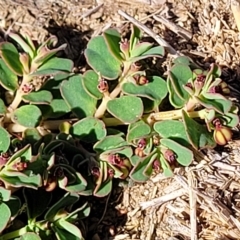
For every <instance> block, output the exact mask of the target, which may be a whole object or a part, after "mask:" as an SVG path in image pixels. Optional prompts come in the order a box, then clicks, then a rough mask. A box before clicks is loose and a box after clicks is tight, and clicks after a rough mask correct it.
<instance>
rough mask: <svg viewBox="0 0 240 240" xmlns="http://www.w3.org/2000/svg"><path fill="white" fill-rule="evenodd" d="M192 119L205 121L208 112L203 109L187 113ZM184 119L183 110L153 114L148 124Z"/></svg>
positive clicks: (148, 119)
mask: <svg viewBox="0 0 240 240" xmlns="http://www.w3.org/2000/svg"><path fill="white" fill-rule="evenodd" d="M186 113H187V114H188V116H189V117H190V118H201V119H204V118H205V115H206V110H205V109H202V110H200V111H192V112H186ZM180 118H182V109H178V110H172V111H166V112H158V113H152V114H150V115H149V117H148V118H147V121H148V122H153V121H162V120H174V119H180Z"/></svg>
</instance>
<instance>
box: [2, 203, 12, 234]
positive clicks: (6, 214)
mask: <svg viewBox="0 0 240 240" xmlns="http://www.w3.org/2000/svg"><path fill="white" fill-rule="evenodd" d="M0 213H1V218H0V233H1V232H2V231H3V230H4V229H5V227H6V226H7V224H8V222H9V220H10V217H11V211H10V209H9V207H8V206H7V204H5V203H3V202H2V203H0Z"/></svg>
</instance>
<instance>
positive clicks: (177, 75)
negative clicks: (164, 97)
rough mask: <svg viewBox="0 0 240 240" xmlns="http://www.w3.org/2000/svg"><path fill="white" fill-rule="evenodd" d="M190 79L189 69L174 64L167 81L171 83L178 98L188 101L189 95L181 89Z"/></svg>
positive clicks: (190, 72)
mask: <svg viewBox="0 0 240 240" xmlns="http://www.w3.org/2000/svg"><path fill="white" fill-rule="evenodd" d="M191 78H192V71H191V69H190V67H188V66H186V65H183V64H175V65H174V66H173V67H172V68H171V69H170V72H169V79H170V81H171V83H172V86H173V88H174V89H175V91H176V94H177V95H178V97H179V98H182V99H183V100H185V101H186V100H188V99H189V97H190V95H189V93H188V92H187V91H186V90H185V89H184V88H183V86H185V85H186V84H187V83H188V81H189V79H191Z"/></svg>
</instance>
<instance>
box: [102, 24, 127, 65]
mask: <svg viewBox="0 0 240 240" xmlns="http://www.w3.org/2000/svg"><path fill="white" fill-rule="evenodd" d="M103 36H104V38H105V41H106V43H107V45H108V47H109V50H110V52H111V53H112V55H113V56H114V57H115V58H116V59H117V60H118V61H122V60H123V59H122V56H121V54H120V53H121V49H120V42H121V35H120V33H119V32H118V31H117V29H113V28H109V29H107V30H106V31H105V32H104V33H103Z"/></svg>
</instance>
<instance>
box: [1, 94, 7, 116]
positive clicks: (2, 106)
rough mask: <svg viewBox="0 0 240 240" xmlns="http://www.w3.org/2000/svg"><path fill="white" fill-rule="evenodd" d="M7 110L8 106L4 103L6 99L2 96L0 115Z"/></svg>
mask: <svg viewBox="0 0 240 240" xmlns="http://www.w3.org/2000/svg"><path fill="white" fill-rule="evenodd" d="M6 112H7V108H6V106H5V104H4V101H3V100H2V99H1V98H0V116H1V115H4V114H5V113H6Z"/></svg>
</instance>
